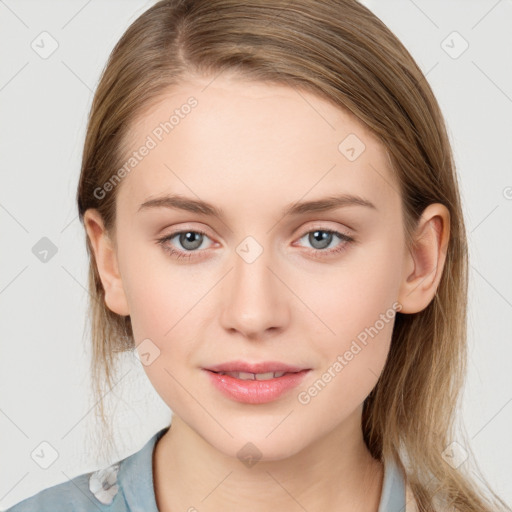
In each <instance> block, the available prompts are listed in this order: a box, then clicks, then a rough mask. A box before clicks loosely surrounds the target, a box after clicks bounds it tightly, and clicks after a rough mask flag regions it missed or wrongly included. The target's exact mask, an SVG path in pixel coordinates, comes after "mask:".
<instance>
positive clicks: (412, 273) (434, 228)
mask: <svg viewBox="0 0 512 512" xmlns="http://www.w3.org/2000/svg"><path fill="white" fill-rule="evenodd" d="M449 239H450V212H449V210H448V209H447V208H446V206H444V205H443V204H440V203H433V204H430V205H428V206H427V207H426V208H425V210H424V211H423V213H422V215H421V217H420V219H419V221H418V226H417V228H416V231H415V234H414V243H413V246H412V248H410V249H406V256H405V260H404V271H403V279H402V283H401V285H400V292H399V296H398V302H400V304H402V309H400V313H418V312H419V311H421V310H423V309H425V308H426V307H427V306H428V305H429V304H430V302H431V301H432V299H433V298H434V296H435V294H436V291H437V287H438V285H439V281H440V280H441V276H442V273H443V268H444V264H445V260H446V252H447V249H448V242H449Z"/></svg>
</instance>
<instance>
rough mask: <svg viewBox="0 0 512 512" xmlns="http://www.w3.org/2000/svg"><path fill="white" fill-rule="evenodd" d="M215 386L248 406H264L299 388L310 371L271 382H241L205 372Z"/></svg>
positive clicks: (288, 375)
mask: <svg viewBox="0 0 512 512" xmlns="http://www.w3.org/2000/svg"><path fill="white" fill-rule="evenodd" d="M205 371H206V373H208V375H209V376H210V379H211V380H212V383H213V385H214V386H215V387H216V388H217V389H219V390H220V391H222V392H223V393H224V394H225V395H226V396H228V397H229V398H231V399H232V400H235V401H237V402H243V403H246V404H263V403H266V402H271V401H272V400H276V399H278V398H279V397H280V396H281V395H283V394H284V393H286V391H289V390H290V389H293V388H294V387H296V386H298V385H299V384H300V382H301V381H302V379H303V378H304V377H305V375H306V374H307V373H308V372H309V371H310V370H302V371H300V372H297V373H286V374H285V375H283V376H282V377H276V378H274V379H269V380H241V379H236V378H235V377H230V376H229V375H219V374H218V373H215V372H212V371H210V370H205Z"/></svg>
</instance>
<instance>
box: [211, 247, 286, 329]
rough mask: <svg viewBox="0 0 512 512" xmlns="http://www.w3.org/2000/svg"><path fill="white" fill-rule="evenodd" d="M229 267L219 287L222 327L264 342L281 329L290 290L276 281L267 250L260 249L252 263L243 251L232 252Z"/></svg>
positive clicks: (274, 263) (279, 280) (276, 269)
mask: <svg viewBox="0 0 512 512" xmlns="http://www.w3.org/2000/svg"><path fill="white" fill-rule="evenodd" d="M253 257H254V255H253ZM233 266H234V268H233V270H232V271H231V272H230V273H229V275H228V276H226V278H227V279H226V282H225V283H224V286H223V287H222V294H223V297H222V299H221V303H222V311H221V323H222V326H223V327H224V328H225V329H226V330H228V331H232V332H233V331H236V332H238V333H240V334H242V335H243V336H244V337H247V338H250V339H264V338H267V337H268V336H269V334H270V333H272V332H273V333H274V334H275V333H277V332H281V331H282V330H283V329H285V328H286V326H287V324H288V322H289V319H290V314H289V313H290V310H289V304H290V291H289V290H288V288H287V287H286V286H285V284H283V280H284V279H283V280H282V278H281V279H280V278H279V270H278V268H279V266H278V265H277V263H276V261H275V259H274V260H273V259H272V256H271V251H270V250H266V249H264V250H263V252H262V253H261V254H259V255H258V256H257V257H256V258H255V259H254V260H252V258H250V257H249V258H247V257H246V254H245V253H244V252H243V251H240V253H238V252H235V253H234V255H233ZM284 281H285V280H284Z"/></svg>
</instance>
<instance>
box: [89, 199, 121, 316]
mask: <svg viewBox="0 0 512 512" xmlns="http://www.w3.org/2000/svg"><path fill="white" fill-rule="evenodd" d="M84 225H85V229H86V231H87V235H88V237H89V240H90V241H91V245H92V247H93V250H94V257H95V259H96V265H97V268H98V273H99V275H100V279H101V283H102V285H103V289H104V290H105V304H106V305H107V307H108V308H109V309H110V310H111V311H113V312H114V313H117V314H118V315H122V316H128V315H129V314H130V311H129V308H128V301H127V300H126V295H125V291H124V288H123V283H122V280H121V275H120V273H119V266H118V262H117V254H116V249H115V247H114V244H113V242H112V241H111V239H110V237H109V235H108V234H107V231H106V230H105V226H104V224H103V219H102V217H101V215H100V213H99V212H98V210H95V209H92V208H91V209H88V210H87V211H86V212H85V214H84Z"/></svg>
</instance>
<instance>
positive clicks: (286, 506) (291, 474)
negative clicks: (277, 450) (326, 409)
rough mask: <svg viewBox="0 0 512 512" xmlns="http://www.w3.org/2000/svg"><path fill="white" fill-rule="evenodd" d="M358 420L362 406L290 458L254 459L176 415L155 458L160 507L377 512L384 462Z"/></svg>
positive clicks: (169, 510)
mask: <svg viewBox="0 0 512 512" xmlns="http://www.w3.org/2000/svg"><path fill="white" fill-rule="evenodd" d="M360 420H361V409H358V410H357V411H356V412H355V413H354V414H353V416H351V417H350V418H348V419H347V421H346V422H344V423H343V424H342V425H341V426H340V427H339V428H337V429H336V430H335V431H332V432H329V433H327V434H326V435H324V436H323V437H321V438H319V439H317V440H316V441H315V442H313V443H312V444H310V445H308V446H307V447H305V448H304V449H302V450H300V451H298V452H296V453H294V454H292V455H290V456H289V457H286V458H280V459H278V460H263V459H260V460H257V461H256V462H253V463H252V464H251V463H242V461H241V460H240V459H239V458H237V457H231V456H228V455H226V454H225V453H222V452H220V451H219V450H217V449H216V448H215V447H214V446H212V445H211V444H209V443H208V442H207V441H205V440H204V439H203V438H202V437H200V436H199V435H198V434H197V433H196V432H195V431H194V430H192V429H190V428H189V427H188V425H187V424H186V423H184V422H183V421H182V420H181V419H180V418H179V417H178V416H176V415H175V416H173V419H172V426H171V428H169V430H168V431H167V432H166V433H165V434H164V435H163V436H162V438H161V439H160V440H159V441H158V443H157V445H156V447H155V451H154V455H153V476H154V486H155V497H156V502H157V505H158V509H159V511H160V512H176V511H179V510H186V511H188V510H191V511H194V510H200V511H201V512H218V511H220V510H222V511H223V512H235V511H237V512H238V511H239V510H240V509H242V510H251V512H267V511H268V510H270V509H277V510H280V509H283V510H301V509H302V510H308V511H311V512H313V511H317V510H325V511H329V510H332V511H334V510H336V511H337V512H349V511H350V512H357V511H361V512H362V511H365V512H377V510H378V507H379V502H380V496H381V490H382V482H383V465H382V463H381V462H380V461H377V460H375V459H373V457H372V456H371V454H370V452H369V451H368V449H367V447H366V444H365V443H364V440H363V437H362V431H361V426H360V425H361V423H360Z"/></svg>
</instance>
